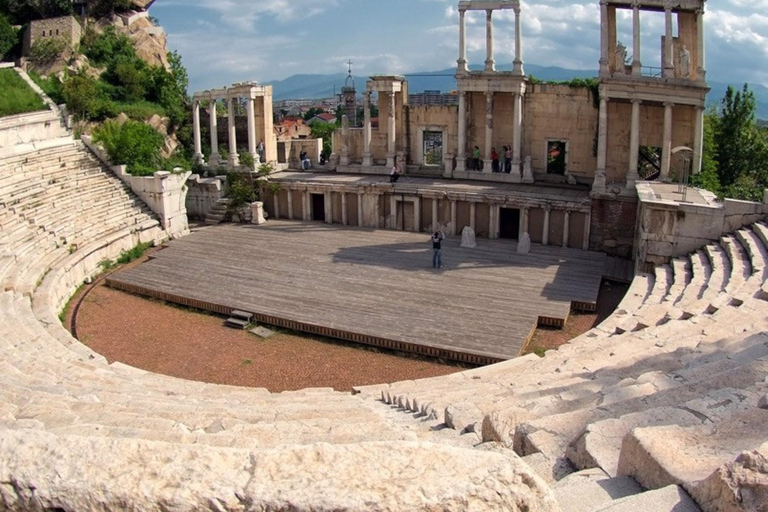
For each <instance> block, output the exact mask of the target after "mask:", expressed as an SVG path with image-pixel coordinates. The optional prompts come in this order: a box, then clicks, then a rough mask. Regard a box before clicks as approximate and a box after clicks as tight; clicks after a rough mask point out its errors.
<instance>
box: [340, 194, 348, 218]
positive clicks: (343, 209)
mask: <svg viewBox="0 0 768 512" xmlns="http://www.w3.org/2000/svg"><path fill="white" fill-rule="evenodd" d="M341 223H342V224H344V225H345V226H346V225H348V224H349V221H348V219H347V193H346V192H342V193H341Z"/></svg>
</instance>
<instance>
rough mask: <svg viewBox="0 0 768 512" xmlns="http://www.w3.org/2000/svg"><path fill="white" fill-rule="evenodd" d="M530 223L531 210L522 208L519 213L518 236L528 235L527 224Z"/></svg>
mask: <svg viewBox="0 0 768 512" xmlns="http://www.w3.org/2000/svg"><path fill="white" fill-rule="evenodd" d="M530 222H531V209H530V208H527V207H526V208H523V209H522V210H521V212H520V224H521V226H520V234H523V233H528V230H529V229H530V228H529V224H530Z"/></svg>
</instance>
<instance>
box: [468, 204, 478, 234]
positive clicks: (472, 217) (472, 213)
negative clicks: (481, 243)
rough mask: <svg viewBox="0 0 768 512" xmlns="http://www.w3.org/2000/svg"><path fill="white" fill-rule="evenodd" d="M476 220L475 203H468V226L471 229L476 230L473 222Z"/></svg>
mask: <svg viewBox="0 0 768 512" xmlns="http://www.w3.org/2000/svg"><path fill="white" fill-rule="evenodd" d="M476 221H477V203H475V202H472V203H469V227H470V228H472V231H475V232H477V230H476V229H475V222H476Z"/></svg>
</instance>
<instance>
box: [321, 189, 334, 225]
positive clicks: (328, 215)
mask: <svg viewBox="0 0 768 512" xmlns="http://www.w3.org/2000/svg"><path fill="white" fill-rule="evenodd" d="M323 195H324V196H325V197H324V199H325V200H324V201H323V206H325V223H326V224H333V192H326V193H325V194H323Z"/></svg>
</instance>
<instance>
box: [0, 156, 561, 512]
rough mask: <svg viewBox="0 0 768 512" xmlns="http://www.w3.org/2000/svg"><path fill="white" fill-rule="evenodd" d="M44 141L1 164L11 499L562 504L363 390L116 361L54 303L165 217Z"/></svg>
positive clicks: (176, 505)
mask: <svg viewBox="0 0 768 512" xmlns="http://www.w3.org/2000/svg"><path fill="white" fill-rule="evenodd" d="M75 146H76V145H75ZM46 151H47V150H46ZM46 151H41V152H38V153H37V154H33V155H29V156H28V157H25V156H19V155H14V156H13V163H12V165H6V166H4V167H3V172H2V173H0V187H6V188H4V189H3V190H16V191H18V193H13V194H8V195H2V196H0V205H2V207H0V226H2V228H3V229H2V230H0V237H3V238H2V240H3V253H2V256H0V271H2V276H0V277H2V281H3V283H4V285H5V291H0V353H1V354H2V357H0V482H2V483H0V508H2V509H8V510H45V511H50V510H78V511H88V510H118V509H131V510H157V509H158V507H160V508H164V509H172V510H179V511H183V510H190V511H192V510H201V509H210V510H243V509H246V508H247V509H249V510H255V509H259V510H286V509H290V510H297V511H304V510H306V511H309V510H312V511H331V510H368V509H372V507H375V506H379V507H380V508H381V509H382V510H384V509H387V510H403V511H409V510H414V511H415V510H432V509H436V508H438V507H439V508H440V509H441V510H456V511H458V510H469V511H484V510H521V509H525V510H531V511H534V510H537V511H539V510H540V511H552V512H557V511H558V510H559V507H558V505H557V503H556V501H555V498H554V495H553V493H552V491H551V489H549V488H548V487H547V486H546V485H545V484H544V483H543V482H542V481H541V480H540V479H539V478H538V477H537V476H536V475H535V474H534V473H533V472H532V471H531V470H530V468H528V467H527V466H526V465H525V464H524V463H522V462H521V461H519V460H518V459H517V458H516V457H515V456H514V454H512V453H511V452H510V451H509V450H506V449H504V448H498V449H497V450H496V451H497V452H498V453H492V452H481V451H478V450H474V449H467V448H462V447H456V446H441V445H436V444H433V443H430V442H424V441H423V439H427V440H435V439H439V437H432V436H430V433H429V431H428V430H426V429H425V431H424V433H419V435H417V433H418V430H414V429H409V428H402V425H401V424H400V423H398V422H396V421H392V419H391V418H390V415H391V412H390V411H387V410H386V409H385V408H382V407H381V406H380V404H376V403H374V402H372V401H369V400H364V399H363V398H361V397H358V396H353V395H350V394H345V393H337V392H333V391H332V390H328V389H319V390H303V391H300V392H290V393H281V394H276V395H274V394H270V393H268V392H267V391H265V390H259V389H242V388H236V387H231V386H221V385H212V384H205V383H199V382H190V381H184V380H181V379H175V378H171V377H166V376H160V375H155V374H152V373H149V372H145V371H142V370H138V369H135V368H130V367H128V366H125V365H122V364H119V363H113V364H107V361H106V360H105V359H104V358H103V357H102V356H100V355H98V354H95V353H93V352H92V351H91V350H90V349H88V348H87V347H86V346H84V345H82V344H81V343H79V342H78V341H77V340H75V339H73V338H72V337H71V335H69V333H68V332H67V331H66V330H65V329H64V328H63V327H62V325H61V322H60V321H59V320H58V318H57V317H58V313H59V311H61V308H62V307H63V305H64V304H65V303H66V301H67V299H68V298H69V296H70V295H71V293H72V292H73V291H74V290H75V289H76V288H77V287H78V286H79V284H80V283H81V282H82V280H83V278H85V277H86V276H88V275H91V274H92V273H93V272H94V271H96V270H97V269H98V268H99V263H100V262H101V261H102V260H104V259H114V258H116V257H117V256H118V255H119V254H120V252H121V251H122V250H127V249H129V248H131V247H133V246H134V245H136V244H137V243H138V242H146V241H153V240H157V239H158V238H160V237H161V236H162V232H161V231H160V229H159V226H158V223H157V221H156V220H154V219H151V218H150V219H149V220H146V213H145V209H143V208H136V207H135V202H134V198H133V197H132V195H131V194H130V193H129V192H127V191H125V190H124V189H123V187H122V185H121V184H120V183H119V182H116V180H114V178H111V177H110V176H109V174H107V173H106V172H105V171H104V170H103V169H101V168H98V169H96V168H91V167H87V166H88V165H89V164H88V161H89V160H90V157H89V156H88V155H87V154H86V155H82V154H80V152H81V148H78V149H77V150H76V151H74V152H72V151H69V150H67V151H68V152H66V155H65V154H64V153H63V152H64V151H65V150H64V149H62V148H58V150H57V151H55V153H56V155H55V156H54V155H52V154H47V156H48V157H50V158H46V157H45V156H44V155H42V154H41V153H46ZM54 158H55V159H56V160H57V162H56V164H55V165H53V166H51V165H48V164H46V161H48V160H50V159H54ZM60 158H61V159H63V160H64V161H58V159H60ZM62 164H65V165H62ZM9 167H13V171H12V174H15V173H17V172H18V173H21V174H20V175H22V176H23V179H21V180H16V181H14V180H13V178H12V177H10V176H8V175H7V174H6V173H7V172H11V171H7V169H8V168H9ZM86 167H87V168H86ZM72 173H75V174H76V176H77V177H73V174H72ZM78 173H79V174H78ZM52 181H55V183H52ZM64 182H68V183H64ZM67 185H72V186H67ZM113 185H114V195H113V196H112V195H111V196H110V197H109V198H108V199H105V198H104V193H105V191H107V190H112V188H113ZM52 186H54V187H52ZM59 187H60V188H59ZM22 189H23V191H22ZM105 210H106V211H105ZM6 227H7V229H6ZM420 439H421V440H420ZM329 443H330V444H329ZM43 454H44V455H43ZM9 482H13V483H12V485H6V484H5V483H9Z"/></svg>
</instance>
